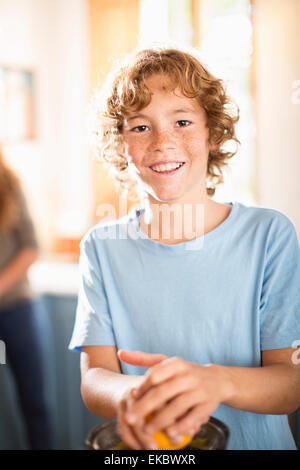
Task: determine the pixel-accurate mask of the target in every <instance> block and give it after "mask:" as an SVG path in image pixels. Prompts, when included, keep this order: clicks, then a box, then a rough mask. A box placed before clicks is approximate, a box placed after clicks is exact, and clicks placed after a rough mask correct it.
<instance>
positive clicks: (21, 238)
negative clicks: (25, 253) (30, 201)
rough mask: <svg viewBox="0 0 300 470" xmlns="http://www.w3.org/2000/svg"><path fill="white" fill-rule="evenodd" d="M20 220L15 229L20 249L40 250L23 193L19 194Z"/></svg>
mask: <svg viewBox="0 0 300 470" xmlns="http://www.w3.org/2000/svg"><path fill="white" fill-rule="evenodd" d="M18 202H19V218H18V223H17V225H16V226H15V227H14V233H15V236H16V238H17V241H18V246H19V248H29V247H30V248H35V249H36V250H38V249H39V246H38V241H37V236H36V232H35V228H34V224H33V221H32V219H31V216H30V214H29V211H28V207H27V203H26V199H25V197H24V194H23V192H22V191H20V193H19V194H18Z"/></svg>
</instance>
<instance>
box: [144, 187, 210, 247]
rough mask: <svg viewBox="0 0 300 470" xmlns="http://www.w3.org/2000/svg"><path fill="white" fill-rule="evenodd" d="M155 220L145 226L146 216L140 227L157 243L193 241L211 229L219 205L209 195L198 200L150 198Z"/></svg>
mask: <svg viewBox="0 0 300 470" xmlns="http://www.w3.org/2000/svg"><path fill="white" fill-rule="evenodd" d="M149 200H150V209H151V212H152V220H151V222H150V224H148V225H147V224H146V223H145V219H144V213H143V214H142V216H141V218H140V228H141V230H142V231H143V232H144V233H146V234H147V236H148V237H149V238H151V239H153V240H156V241H159V242H161V243H165V244H175V243H180V242H183V241H188V240H192V239H194V238H198V237H200V236H202V235H204V234H205V233H206V232H207V231H209V230H211V229H212V228H211V227H212V225H213V222H212V221H213V219H215V216H216V209H217V206H219V204H218V203H216V202H214V201H212V200H211V199H210V198H209V197H208V196H207V195H206V194H205V195H203V197H202V198H198V200H197V201H189V202H188V201H180V202H178V201H174V202H169V201H168V202H158V201H157V200H155V199H154V198H152V197H151V198H149Z"/></svg>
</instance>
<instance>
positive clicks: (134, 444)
mask: <svg viewBox="0 0 300 470" xmlns="http://www.w3.org/2000/svg"><path fill="white" fill-rule="evenodd" d="M126 411H127V403H126V400H125V399H122V400H121V401H120V405H119V407H118V417H117V419H118V421H117V422H118V428H119V432H120V435H121V439H122V441H123V442H124V443H125V444H126V445H128V446H129V447H130V448H131V449H136V450H140V449H142V446H141V443H140V442H139V440H138V439H137V437H136V436H135V434H134V432H133V431H132V428H131V426H129V425H128V424H127V423H126V421H125V420H124V414H125V413H126Z"/></svg>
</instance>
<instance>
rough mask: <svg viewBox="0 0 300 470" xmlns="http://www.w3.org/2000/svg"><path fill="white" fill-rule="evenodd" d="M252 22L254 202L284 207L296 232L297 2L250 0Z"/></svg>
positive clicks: (299, 184)
mask: <svg viewBox="0 0 300 470" xmlns="http://www.w3.org/2000/svg"><path fill="white" fill-rule="evenodd" d="M255 24H256V30H255V33H256V39H257V51H256V53H257V64H256V66H257V70H256V72H257V73H256V87H257V98H258V102H257V105H258V122H257V137H258V154H257V177H258V196H259V204H260V205H261V206H265V207H272V208H275V209H278V210H280V211H282V212H284V213H285V214H286V215H287V216H288V217H290V219H291V220H292V221H293V223H294V224H295V226H296V229H297V232H298V236H299V237H300V89H299V91H298V93H297V94H296V90H295V89H293V88H292V87H293V84H295V82H296V81H297V80H300V1H299V0H285V1H282V0H272V1H270V0H256V1H255ZM298 86H299V85H298ZM299 88H300V87H299ZM297 96H298V99H296V97H297Z"/></svg>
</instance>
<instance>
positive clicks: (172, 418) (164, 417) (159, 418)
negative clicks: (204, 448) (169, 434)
mask: <svg viewBox="0 0 300 470" xmlns="http://www.w3.org/2000/svg"><path fill="white" fill-rule="evenodd" d="M198 403H199V399H198V395H197V392H196V391H193V392H190V393H184V394H181V395H179V396H178V397H177V398H174V399H173V400H171V401H170V402H169V403H167V404H166V405H165V406H164V407H163V408H162V409H161V410H160V411H159V412H157V413H156V414H155V416H154V417H153V418H152V419H151V422H149V423H146V425H145V431H146V432H149V433H153V432H156V431H158V430H159V429H165V428H166V427H168V426H171V425H172V424H173V423H175V422H176V420H179V418H181V417H182V416H184V415H185V414H186V413H187V411H188V410H189V409H191V408H193V407H194V406H196V405H197V404H198ZM189 424H190V425H189V426H188V427H183V428H184V430H186V431H188V430H189V428H190V426H192V425H193V424H194V423H193V422H191V423H189Z"/></svg>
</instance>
